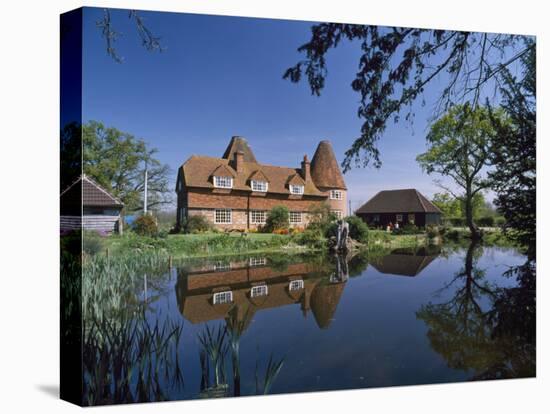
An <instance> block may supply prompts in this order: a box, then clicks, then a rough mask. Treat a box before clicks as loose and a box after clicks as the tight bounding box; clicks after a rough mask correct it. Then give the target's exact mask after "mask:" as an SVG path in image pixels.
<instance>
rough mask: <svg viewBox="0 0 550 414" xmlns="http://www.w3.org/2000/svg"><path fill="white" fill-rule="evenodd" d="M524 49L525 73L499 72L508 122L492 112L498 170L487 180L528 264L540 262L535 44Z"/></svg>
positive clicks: (495, 164) (509, 230)
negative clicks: (525, 251) (537, 200)
mask: <svg viewBox="0 0 550 414" xmlns="http://www.w3.org/2000/svg"><path fill="white" fill-rule="evenodd" d="M525 45H526V46H527V47H528V48H529V49H528V53H526V54H524V55H523V56H522V57H521V63H522V73H521V74H520V75H519V76H516V75H515V74H513V73H511V72H510V71H508V70H507V69H503V70H502V71H501V72H500V81H501V83H500V84H501V85H502V87H501V89H500V92H501V94H502V95H503V102H502V103H501V105H502V109H503V110H504V112H505V113H506V115H507V117H508V120H507V122H503V120H502V119H500V118H499V117H498V116H493V111H491V121H492V123H493V127H494V128H495V130H496V134H495V137H494V140H493V148H492V151H493V156H492V163H493V165H494V166H495V168H494V170H493V171H492V172H491V173H490V174H489V176H490V178H491V179H492V182H493V186H492V187H493V190H494V191H495V192H496V194H497V197H496V200H495V205H496V206H497V208H498V211H499V212H500V213H501V214H502V215H503V216H504V218H505V223H504V230H505V231H507V232H509V233H510V237H512V238H514V239H515V240H516V241H517V242H518V243H519V244H521V245H522V246H524V247H525V248H526V249H527V255H528V258H529V260H536V236H537V234H536V233H537V217H536V185H537V178H536V177H537V171H536V167H537V165H536V163H537V145H536V142H537V107H536V100H537V99H536V52H535V45H536V44H535V41H534V40H533V39H530V40H527V41H525Z"/></svg>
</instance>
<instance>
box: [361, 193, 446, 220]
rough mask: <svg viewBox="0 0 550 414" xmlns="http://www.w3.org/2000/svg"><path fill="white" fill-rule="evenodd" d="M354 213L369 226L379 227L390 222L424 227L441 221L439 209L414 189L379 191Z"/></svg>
mask: <svg viewBox="0 0 550 414" xmlns="http://www.w3.org/2000/svg"><path fill="white" fill-rule="evenodd" d="M355 214H356V215H357V216H359V217H361V218H362V219H363V220H364V221H365V222H366V223H367V224H369V226H373V227H381V228H385V227H386V226H387V225H388V224H390V223H392V224H394V225H395V224H396V223H399V226H400V227H402V226H404V225H406V224H414V225H415V226H417V227H425V226H427V225H430V224H439V223H440V222H441V210H440V209H439V208H438V207H437V206H436V205H434V204H433V203H432V202H431V201H430V200H428V199H427V198H426V197H424V196H423V195H422V194H420V193H419V192H418V191H417V190H415V189H406V190H385V191H380V192H379V193H378V194H376V195H375V196H374V197H373V198H371V199H370V200H369V201H367V202H366V203H365V204H363V205H362V206H361V207H360V208H359V209H358V210H357V211H356V212H355Z"/></svg>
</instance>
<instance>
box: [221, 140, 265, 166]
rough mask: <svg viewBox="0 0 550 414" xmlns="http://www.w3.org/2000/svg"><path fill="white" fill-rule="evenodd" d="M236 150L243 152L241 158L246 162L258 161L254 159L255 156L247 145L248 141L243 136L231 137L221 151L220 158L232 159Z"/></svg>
mask: <svg viewBox="0 0 550 414" xmlns="http://www.w3.org/2000/svg"><path fill="white" fill-rule="evenodd" d="M238 151H241V152H242V153H243V158H244V160H245V161H246V162H256V163H257V162H258V161H256V157H255V156H254V153H253V152H252V149H251V148H250V146H249V145H248V142H247V141H246V139H244V138H243V137H232V138H231V141H230V142H229V145H228V146H227V148H226V150H225V152H224V153H223V156H222V158H225V159H226V160H232V159H233V158H234V157H235V153H236V152H238Z"/></svg>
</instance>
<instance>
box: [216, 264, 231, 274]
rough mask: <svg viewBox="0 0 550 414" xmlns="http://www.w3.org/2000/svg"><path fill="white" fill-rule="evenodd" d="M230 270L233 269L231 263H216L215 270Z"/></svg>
mask: <svg viewBox="0 0 550 414" xmlns="http://www.w3.org/2000/svg"><path fill="white" fill-rule="evenodd" d="M228 270H231V263H227V262H216V263H214V271H215V272H227V271H228Z"/></svg>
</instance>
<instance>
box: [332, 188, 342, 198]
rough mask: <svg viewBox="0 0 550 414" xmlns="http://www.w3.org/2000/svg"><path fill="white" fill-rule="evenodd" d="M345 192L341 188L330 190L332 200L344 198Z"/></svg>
mask: <svg viewBox="0 0 550 414" xmlns="http://www.w3.org/2000/svg"><path fill="white" fill-rule="evenodd" d="M343 198H344V197H343V194H342V191H340V190H330V199H331V200H342V199H343Z"/></svg>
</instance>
